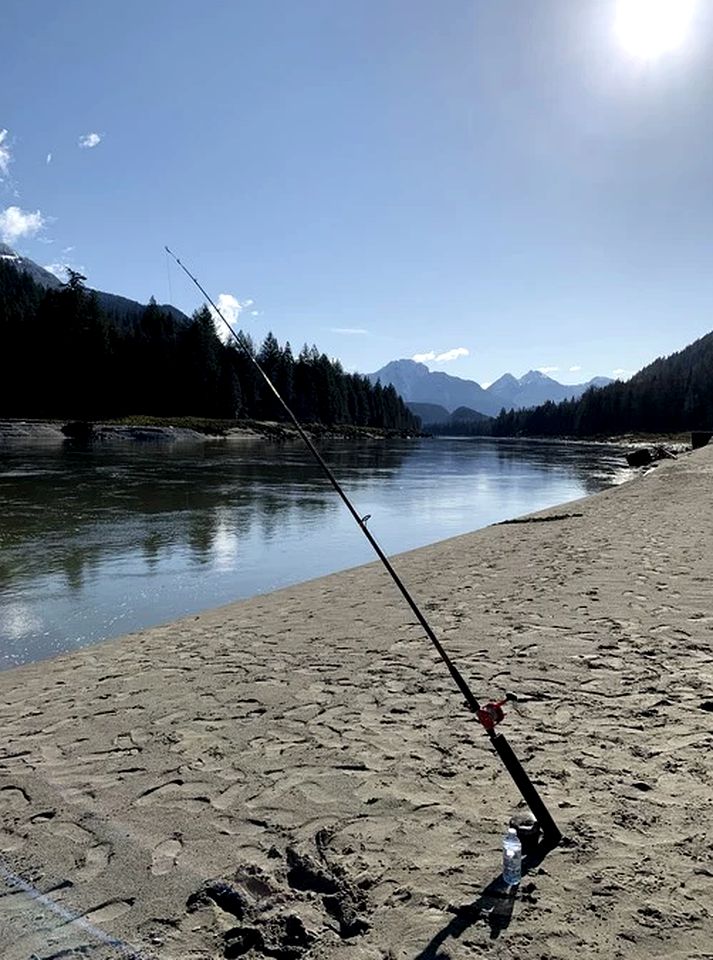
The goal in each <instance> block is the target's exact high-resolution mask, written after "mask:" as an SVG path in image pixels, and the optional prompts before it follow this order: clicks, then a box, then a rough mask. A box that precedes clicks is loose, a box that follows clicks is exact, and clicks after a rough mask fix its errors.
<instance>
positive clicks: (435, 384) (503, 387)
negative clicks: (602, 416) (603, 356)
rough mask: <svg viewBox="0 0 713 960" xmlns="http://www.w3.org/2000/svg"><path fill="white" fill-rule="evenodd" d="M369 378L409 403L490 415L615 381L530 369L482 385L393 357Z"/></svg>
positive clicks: (556, 399) (575, 395) (577, 394)
mask: <svg viewBox="0 0 713 960" xmlns="http://www.w3.org/2000/svg"><path fill="white" fill-rule="evenodd" d="M367 377H368V378H369V380H370V381H371V382H372V383H376V382H377V381H378V380H380V381H381V383H382V384H383V385H386V384H388V383H391V384H392V385H393V387H394V388H395V390H396V391H397V393H399V394H400V395H401V397H402V398H403V399H404V401H406V403H416V404H433V405H436V406H440V407H443V408H445V409H446V410H447V411H448V413H449V414H451V413H452V412H453V411H454V410H456V409H457V408H458V407H468V408H469V409H471V410H474V411H475V412H476V413H480V414H484V415H485V416H491V417H495V416H497V415H498V414H499V413H500V411H501V410H502V409H503V407H504V408H505V409H514V410H521V409H526V408H529V407H537V406H540V405H541V404H543V403H546V402H547V401H552V402H554V403H559V402H560V401H561V400H571V399H579V397H581V396H582V394H584V393H585V392H586V391H587V390H589V389H590V387H602V386H606V385H607V384H609V383H613V382H614V381H613V380H611V379H610V378H609V377H593V378H592V379H591V380H588V381H587V382H586V383H577V384H564V383H559V381H557V380H554V379H553V378H552V377H548V376H547V374H544V373H542V372H541V371H539V370H528V371H527V373H524V374H523V375H522V376H521V377H515V376H513V374H511V373H504V374H503V375H502V376H501V377H498V379H497V380H495V381H493V383H491V384H490V385H489V386H488V387H482V386H481V385H480V384H479V383H477V382H476V381H475V380H465V379H463V378H461V377H454V376H452V375H451V374H448V373H444V372H443V371H440V370H437V371H432V370H430V369H429V368H428V367H427V366H426V364H425V363H419V362H418V361H416V360H409V359H406V358H403V359H401V360H391V361H390V362H389V363H387V364H385V366H383V367H381V368H380V369H379V370H376V371H375V372H374V373H369V374H367Z"/></svg>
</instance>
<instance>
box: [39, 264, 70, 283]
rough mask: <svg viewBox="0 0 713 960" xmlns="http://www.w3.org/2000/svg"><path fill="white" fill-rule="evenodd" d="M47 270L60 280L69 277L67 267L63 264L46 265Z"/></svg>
mask: <svg viewBox="0 0 713 960" xmlns="http://www.w3.org/2000/svg"><path fill="white" fill-rule="evenodd" d="M44 268H45V270H47V271H49V273H53V274H54V275H55V277H57V279H58V280H64V279H65V277H66V276H67V267H66V266H65V264H63V263H45V264H44Z"/></svg>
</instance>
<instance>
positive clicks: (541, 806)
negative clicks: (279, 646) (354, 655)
mask: <svg viewBox="0 0 713 960" xmlns="http://www.w3.org/2000/svg"><path fill="white" fill-rule="evenodd" d="M165 250H166V253H167V254H168V255H169V256H170V257H172V258H173V259H174V260H175V261H176V263H177V264H178V266H179V267H180V268H181V270H183V272H184V273H185V274H186V276H187V277H188V278H189V279H190V280H191V281H192V282H193V283H194V284H195V285H196V287H197V288H198V289H199V290H200V292H201V293H202V294H203V296H204V297H205V298H206V300H207V301H208V303H209V304H210V305H211V307H212V308H213V310H214V311H215V314H216V316H217V317H219V318H220V320H221V321H222V322H223V324H224V325H225V326H226V327H227V329H228V332H229V333H230V336H231V337H232V338H233V339H234V340H235V342H236V343H237V344H238V346H239V347H240V349H241V350H242V352H243V353H244V354H245V356H246V357H247V358H248V360H250V362H251V363H252V364H253V366H254V367H255V369H256V370H257V372H258V374H259V375H260V376H261V377H262V379H263V381H264V382H265V384H266V385H267V387H268V389H269V390H270V392H271V393H272V394H273V395H274V397H275V399H276V400H277V402H278V403H279V404H280V406H281V407H282V409H283V410H284V411H285V413H286V414H287V417H288V419H289V420H290V422H291V423H292V424H293V426H294V428H295V430H296V431H297V433H298V434H299V436H300V437H301V439H302V440H303V441H304V443H305V445H306V446H307V449H308V450H309V452H310V453H311V454H312V456H313V457H314V459H315V460H316V461H317V463H318V464H319V466H320V467H321V469H322V471H323V472H324V474H325V476H326V477H327V479H328V480H329V482H330V483H331V485H332V486H333V487H334V489H335V491H336V493H337V494H338V496H339V497H340V499H341V500H342V502H343V503H344V505H345V507H346V508H347V510H348V511H349V513H350V514H351V515H352V517H353V518H354V521H355V522H356V525H357V526H358V527H359V529H360V530H361V532H362V533H363V534H364V536H365V537H366V539H367V540H368V541H369V543H370V545H371V547H372V549H373V550H374V553H375V554H376V555H377V557H378V558H379V560H380V561H381V563H382V564H383V566H384V567H385V569H386V572H387V573H388V574H389V576H390V577H391V579H392V580H393V582H394V583H395V585H396V587H397V588H398V590H399V591H400V593H401V595H402V597H403V598H404V600H405V601H406V603H407V604H408V605H409V607H410V608H411V611H412V613H413V614H414V616H415V617H416V619H417V620H418V622H419V623H420V624H421V626H422V627H423V630H424V633H425V634H426V636H427V637H428V639H429V640H430V641H431V643H432V644H433V646H434V647H435V648H436V651H437V652H438V655H439V657H440V658H441V660H442V661H443V662H444V664H445V665H446V668H447V669H448V672H449V673H450V675H451V677H452V678H453V681H454V682H455V684H456V686H457V687H458V689H459V690H460V692H461V694H462V695H463V697H464V698H465V702H466V705H467V707H468V709H469V710H470V711H471V712H472V713H474V714H475V715H476V717H477V718H478V721H479V722H480V724H481V726H482V727H483V729H484V730H485V732H486V733H487V735H488V737H489V739H490V742H491V743H492V745H493V747H494V748H495V750H496V752H497V754H498V756H499V757H500V759H501V760H502V762H503V764H504V766H505V768H506V770H507V771H508V773H509V774H510V776H511V777H512V779H513V781H514V783H515V786H516V787H517V788H518V790H519V791H520V795H521V796H522V798H523V800H524V801H525V803H526V804H527V806H528V807H529V808H530V812H531V813H532V815H533V816H534V818H535V820H536V821H537V823H538V824H539V826H540V828H541V830H542V835H543V842H544V844H545V845H546V846H547V847H548V848H552V847H556V846H557V844H558V843H559V842H560V840H561V839H562V834H561V833H560V830H559V828H558V826H557V824H556V823H555V821H554V819H553V817H552V814H551V813H550V811H549V810H548V809H547V806H546V804H545V802H544V800H543V799H542V797H540V795H539V793H538V792H537V790H536V788H535V785H534V784H533V782H532V780H530V778H529V776H528V775H527V773H526V771H525V769H524V767H523V766H522V764H521V763H520V761H519V760H518V758H517V756H516V755H515V752H514V751H513V749H512V747H511V746H510V744H509V743H508V741H507V739H506V738H505V735H504V734H503V733H500V732H499V731H497V732H496V730H495V727H496V726H497V724H499V723H500V722H501V721H502V720H503V719H504V717H505V714H504V712H503V709H502V708H503V705H504V704H505V703H506V702H507V700H508V699H509V698H506V699H505V700H500V701H494V700H491V701H490V702H488V703H486V704H483V705H482V706H481V704H480V703H479V702H478V700H477V699H476V697H475V694H474V693H473V691H472V690H471V689H470V687H469V686H468V684H467V682H466V680H465V678H464V677H463V675H462V674H461V672H460V670H459V669H458V668H457V667H456V665H455V664H454V663H453V661H452V660H451V658H450V657H449V656H448V654H447V653H446V651H445V649H444V648H443V645H442V644H441V642H440V640H439V639H438V637H437V636H436V634H435V633H434V631H433V629H432V628H431V625H430V623H429V622H428V620H427V619H426V617H425V616H424V614H423V613H422V611H421V609H420V607H419V606H418V604H417V603H416V601H415V600H414V598H413V597H412V596H411V593H410V592H409V590H408V588H407V587H406V584H405V583H404V582H403V580H402V579H401V577H400V576H399V575H398V573H397V572H396V570H395V569H394V567H393V565H392V564H391V561H390V560H389V558H388V557H387V556H386V554H385V553H384V551H383V550H382V549H381V547H380V545H379V543H378V541H377V540H376V538H375V537H374V535H373V534H372V532H371V530H369V528H368V526H367V521H368V519H369V518H368V516H365V517H363V516H361V515H360V514H359V511H358V510H357V509H356V507H355V506H354V504H353V503H352V501H351V500H350V499H349V497H348V496H347V494H346V492H345V490H344V488H343V487H342V485H341V483H340V482H339V480H337V478H336V476H335V475H334V473H333V471H332V469H331V467H330V466H329V464H328V463H327V461H326V460H325V459H324V457H323V456H322V454H321V453H320V452H319V450H318V449H317V447H316V446H315V445H314V443H313V442H312V440H311V438H310V436H309V434H308V433H307V431H306V430H305V429H304V427H303V426H302V424H301V423H300V421H299V420H298V419H297V417H296V416H295V414H294V413H293V412H292V409H291V408H290V407H289V406H288V405H287V403H286V402H285V400H283V398H282V396H281V394H280V392H279V391H278V389H277V387H276V386H275V384H274V383H273V382H272V380H271V379H270V377H269V376H268V375H267V373H266V372H265V371H264V370H263V368H262V366H261V365H260V363H259V362H258V361H257V359H256V357H255V355H254V352H253V350H252V348H251V346H250V344H249V343H248V342H247V340H246V339H245V337H244V336H243V335H242V332H240V331H239V332H238V333H236V332H235V330H233V328H232V327H231V325H230V324H229V323H228V321H227V320H226V319H225V317H224V316H223V314H222V313H221V311H220V308H219V307H218V305H217V304H216V303H215V302H214V301H213V299H212V297H211V296H210V294H209V293H208V292H207V291H206V290H205V288H204V287H203V286H202V285H201V283H200V281H199V280H198V279H197V278H196V277H195V276H194V275H193V274H192V273H191V271H190V270H189V269H188V268H187V267H186V266H185V264H183V263H182V262H181V260H180V259H179V258H178V256H176V254H175V253H174V252H173V251H172V250H170V249H169V248H168V247H165Z"/></svg>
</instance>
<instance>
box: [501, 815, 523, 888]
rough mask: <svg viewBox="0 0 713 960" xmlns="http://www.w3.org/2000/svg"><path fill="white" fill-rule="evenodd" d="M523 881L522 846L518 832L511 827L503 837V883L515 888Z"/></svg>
mask: <svg viewBox="0 0 713 960" xmlns="http://www.w3.org/2000/svg"><path fill="white" fill-rule="evenodd" d="M521 879H522V844H521V843H520V838H519V837H518V835H517V830H516V829H515V828H514V827H510V828H509V829H508V832H507V833H506V834H505V836H504V837H503V883H506V884H507V885H508V886H509V887H512V886H515V884H518V883H519V882H520V880H521Z"/></svg>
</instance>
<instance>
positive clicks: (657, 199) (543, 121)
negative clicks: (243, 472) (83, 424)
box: [0, 0, 713, 382]
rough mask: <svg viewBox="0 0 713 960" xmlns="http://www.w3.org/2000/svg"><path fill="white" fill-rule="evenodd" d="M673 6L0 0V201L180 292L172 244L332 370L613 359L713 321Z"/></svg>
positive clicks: (703, 179)
mask: <svg viewBox="0 0 713 960" xmlns="http://www.w3.org/2000/svg"><path fill="white" fill-rule="evenodd" d="M647 2H648V3H649V4H651V3H653V4H654V5H657V6H662V5H663V7H665V6H666V4H669V6H670V4H671V0H647ZM673 2H674V3H675V4H676V5H677V6H678V7H679V9H680V8H681V6H690V13H691V19H690V22H688V23H687V24H683V25H681V24H679V25H674V26H675V27H676V30H677V29H678V28H679V27H680V36H678V35H677V34H676V37H675V40H676V42H675V43H673V42H672V41H671V38H672V37H673V36H674V34H675V33H676V30H674V29H673V27H672V26H671V25H670V24H668V25H665V29H664V32H663V33H664V35H663V39H661V38H659V40H658V41H657V39H656V37H654V41H653V44H652V45H650V48H649V49H645V50H642V49H641V43H638V42H637V41H638V40H640V38H641V36H642V33H641V31H642V30H644V29H645V28H647V24H646V23H644V24H643V25H642V24H641V23H640V20H641V17H640V15H639V14H637V13H636V11H634V14H633V18H634V19H633V26H632V25H629V27H628V28H627V29H628V30H629V34H628V35H627V36H624V35H623V33H622V30H623V28H622V19H621V18H622V4H629V6H631V4H632V3H633V4H634V5H636V4H637V3H639V4H640V3H641V0H532V2H530V0H497V2H493V0H468V2H466V0H446V2H444V3H437V2H435V0H428V2H424V0H235V2H230V3H225V2H220V3H219V2H215V0H205V2H203V3H202V4H196V3H193V2H191V3H189V2H185V0H170V2H167V0H151V2H150V3H146V2H144V0H141V2H139V0H122V2H121V3H119V2H115V0H103V2H101V3H97V2H95V0H91V2H90V0H66V2H64V3H59V4H58V3H49V2H45V0H43V2H39V0H3V3H2V36H3V45H2V49H3V53H2V59H1V60H0V130H4V131H6V133H5V134H4V136H3V137H2V140H1V141H0V179H1V180H2V183H0V218H2V219H0V225H4V229H5V234H6V239H8V240H9V241H10V242H11V243H12V245H13V246H15V247H16V248H18V249H20V250H21V251H22V252H23V253H25V254H27V255H28V256H31V257H32V258H33V259H35V260H37V261H38V262H40V263H42V264H52V263H54V264H56V263H62V262H69V263H70V264H72V265H75V266H81V267H82V268H83V269H84V272H85V273H86V274H87V276H88V278H89V282H90V284H91V285H92V286H96V287H98V288H100V289H105V290H111V291H114V292H117V293H122V294H124V295H127V296H131V297H135V298H137V299H140V300H145V299H147V298H148V297H149V296H150V295H151V294H154V295H155V296H156V298H157V299H158V300H159V301H165V300H167V299H169V294H170V297H171V299H172V301H173V302H174V303H176V305H177V306H179V307H181V308H182V309H184V310H186V311H191V310H193V309H194V308H195V307H196V306H198V303H199V299H198V296H197V291H195V290H193V289H191V288H190V286H189V285H188V283H187V281H184V280H183V279H182V278H181V276H180V275H179V273H178V272H177V270H176V268H175V267H174V268H171V269H170V270H169V269H168V267H167V262H166V257H165V254H164V252H163V245H164V244H165V243H168V244H169V245H170V246H171V247H172V248H173V249H175V250H176V251H177V252H178V253H179V255H181V256H182V258H183V259H184V260H185V261H186V262H187V263H188V264H189V265H190V266H191V267H192V269H193V270H194V271H195V272H196V273H197V274H198V276H199V277H200V279H201V280H202V282H203V283H204V285H205V286H206V287H207V288H208V289H209V290H211V291H213V292H214V294H215V296H216V297H217V296H218V295H219V294H224V295H225V298H224V302H226V303H228V304H229V303H231V302H232V301H231V300H229V299H227V298H228V297H230V298H235V301H237V302H239V303H241V304H245V303H246V302H247V301H252V303H248V304H247V306H245V308H244V309H243V312H242V315H241V318H240V319H241V323H242V325H243V326H244V327H245V328H246V329H248V330H250V331H251V332H252V333H253V335H254V336H255V337H256V338H257V339H260V338H262V337H263V336H264V334H265V333H266V332H267V330H269V329H272V330H273V331H274V332H275V334H276V335H277V336H278V338H279V339H280V340H285V339H289V340H290V341H291V342H292V344H293V346H296V347H299V346H301V344H302V343H303V342H304V341H309V342H312V341H315V342H316V343H317V344H318V345H319V346H320V348H321V349H324V350H325V351H327V352H328V353H329V354H331V355H333V356H338V357H340V358H341V359H342V361H343V362H344V364H345V365H346V366H347V367H348V368H350V369H359V370H362V371H370V370H373V369H376V368H378V367H379V366H381V365H383V364H384V363H386V362H387V361H388V360H390V359H394V358H396V357H402V356H413V355H430V354H435V355H437V356H445V357H448V358H449V359H444V360H441V361H436V362H432V363H430V364H429V365H430V366H432V367H433V368H436V369H444V370H447V371H448V372H449V373H452V374H455V375H458V376H463V377H472V378H474V379H477V380H478V381H480V382H488V381H490V380H493V379H494V378H495V377H497V376H499V375H500V374H501V373H503V372H505V371H506V370H509V371H511V372H513V373H515V374H516V375H519V374H521V373H523V372H525V371H526V370H527V369H529V368H531V367H538V368H556V369H552V375H553V376H555V377H556V378H558V379H560V380H563V381H569V382H573V381H578V380H583V379H588V378H589V377H590V376H593V375H595V374H608V375H612V373H613V371H615V370H617V371H621V370H626V371H631V370H635V369H638V368H639V367H641V366H642V365H643V364H645V363H646V362H648V361H649V360H651V359H653V358H654V357H655V356H657V355H660V354H665V353H670V352H672V351H673V350H676V349H679V348H680V347H682V346H684V345H685V344H687V343H689V342H690V341H691V340H693V339H695V338H696V337H698V336H701V335H702V334H704V333H706V332H708V331H709V330H711V329H712V328H713V269H712V268H711V262H712V257H711V254H712V253H713V249H712V248H713V110H712V109H711V103H712V102H713V97H712V94H713V89H712V86H713V73H712V72H711V70H710V66H711V62H712V58H713V44H712V37H713V4H709V3H708V2H707V0H698V3H696V2H695V0H673ZM664 12H665V11H664ZM637 16H639V21H637V20H636V17H637ZM649 26H650V25H649ZM666 38H668V40H669V41H671V42H670V43H668V44H667V43H665V42H664V40H666ZM667 45H668V46H670V49H663V47H665V46H667ZM90 135H94V136H90ZM83 137H84V138H87V137H89V140H85V141H84V142H85V144H86V145H85V146H80V138H83ZM50 155H51V156H50ZM8 208H9V209H10V212H9V213H8V212H7V211H8ZM3 211H4V212H3ZM18 211H19V212H18ZM28 218H29V219H28ZM465 351H467V354H466V353H465ZM454 354H457V355H456V356H453V355H454ZM450 357H453V358H452V359H450ZM572 368H580V369H572Z"/></svg>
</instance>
